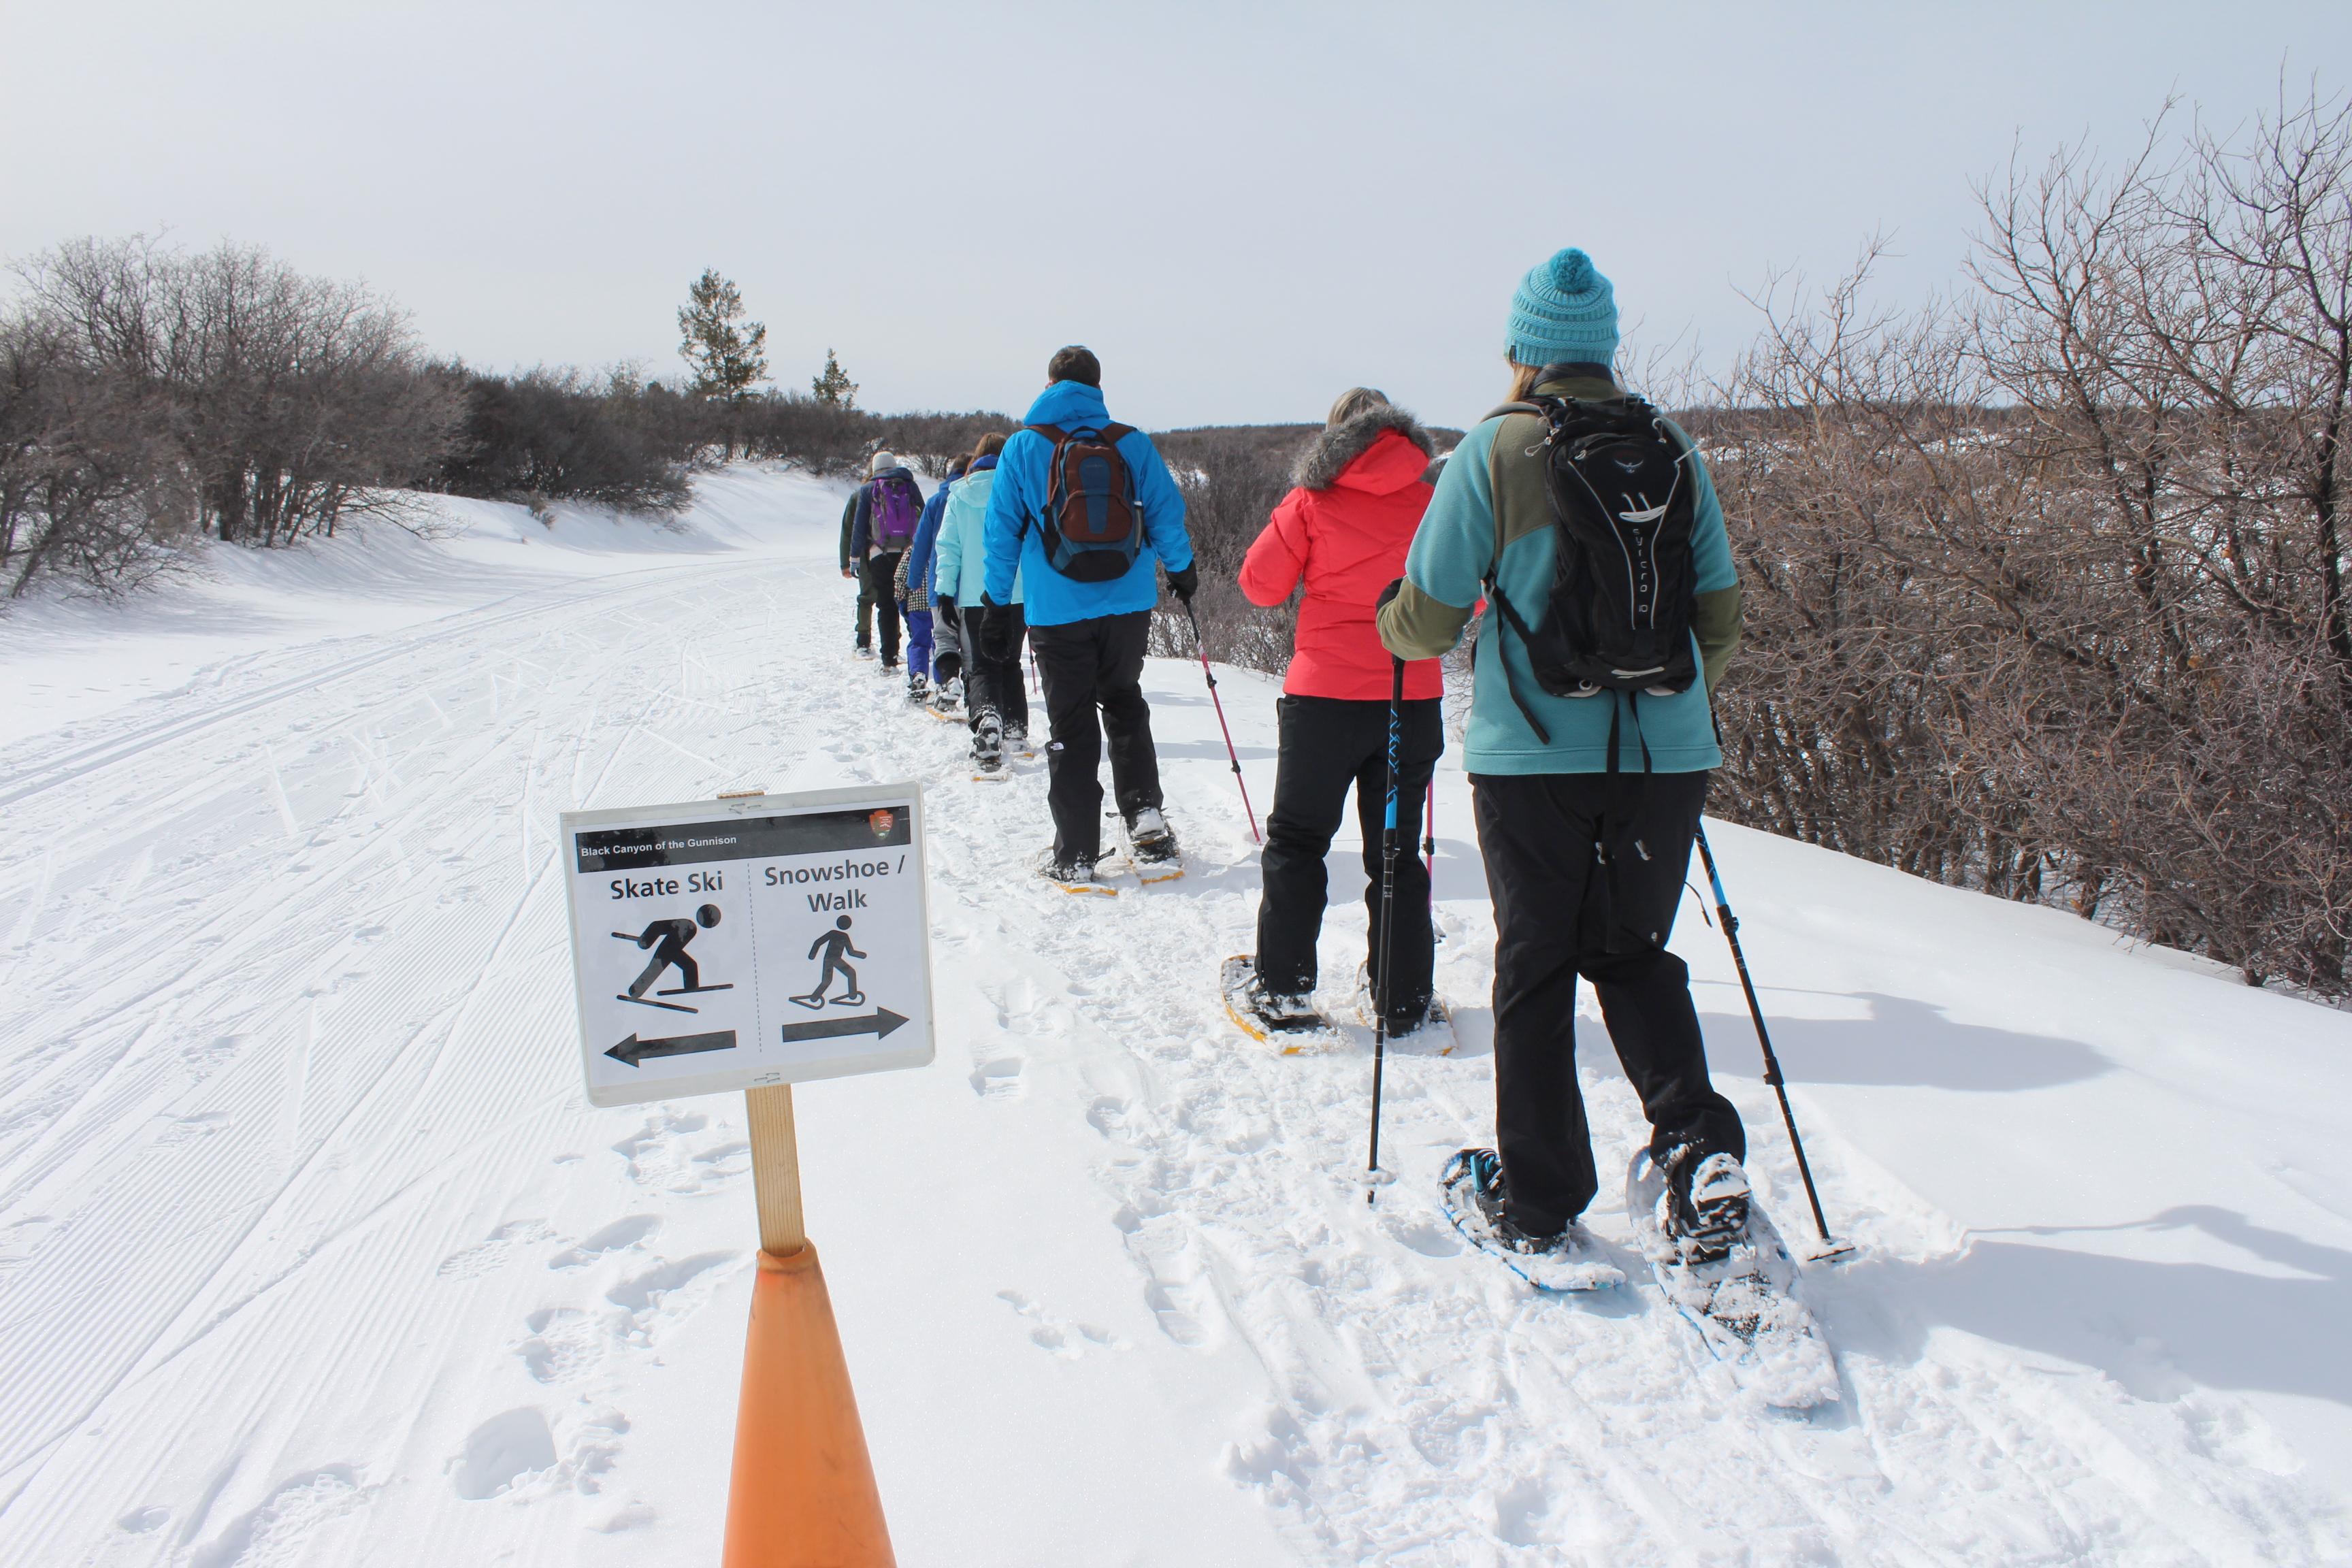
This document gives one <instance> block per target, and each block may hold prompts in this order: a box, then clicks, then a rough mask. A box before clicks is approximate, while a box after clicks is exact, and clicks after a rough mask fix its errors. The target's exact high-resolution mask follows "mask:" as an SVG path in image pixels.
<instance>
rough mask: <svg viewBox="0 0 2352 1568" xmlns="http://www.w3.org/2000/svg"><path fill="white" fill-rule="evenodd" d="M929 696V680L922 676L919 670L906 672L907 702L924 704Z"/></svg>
mask: <svg viewBox="0 0 2352 1568" xmlns="http://www.w3.org/2000/svg"><path fill="white" fill-rule="evenodd" d="M930 695H931V683H930V681H929V679H928V678H926V677H925V676H924V674H923V672H922V671H921V670H919V669H910V670H908V672H907V700H908V701H909V702H925V701H929V700H930Z"/></svg>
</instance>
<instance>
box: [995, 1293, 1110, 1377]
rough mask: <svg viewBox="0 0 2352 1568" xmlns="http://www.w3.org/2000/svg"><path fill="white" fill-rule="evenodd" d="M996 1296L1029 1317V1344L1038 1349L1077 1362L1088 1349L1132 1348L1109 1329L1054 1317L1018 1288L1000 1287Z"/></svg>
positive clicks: (1023, 1315)
mask: <svg viewBox="0 0 2352 1568" xmlns="http://www.w3.org/2000/svg"><path fill="white" fill-rule="evenodd" d="M996 1299H997V1300H1000V1301H1002V1302H1003V1303H1004V1304H1005V1305H1006V1306H1008V1307H1010V1308H1012V1309H1013V1310H1014V1311H1015V1312H1018V1313H1019V1314H1020V1315H1021V1316H1022V1317H1023V1318H1024V1319H1026V1320H1028V1321H1029V1324H1030V1329H1029V1342H1030V1343H1031V1344H1034V1345H1035V1346H1036V1347H1037V1348H1038V1349H1039V1350H1042V1351H1050V1352H1053V1353H1054V1354H1055V1355H1057V1356H1060V1357H1062V1358H1063V1359H1064V1360H1065V1361H1076V1359H1077V1358H1078V1357H1080V1356H1082V1355H1084V1354H1086V1353H1087V1351H1089V1350H1118V1351H1124V1350H1132V1349H1134V1348H1135V1347H1134V1346H1132V1345H1130V1344H1129V1343H1128V1342H1126V1341H1125V1340H1123V1339H1121V1338H1119V1337H1118V1335H1117V1334H1114V1333H1112V1332H1111V1331H1109V1330H1108V1329H1098V1328H1097V1327H1095V1326H1094V1325H1093V1324H1092V1323H1081V1322H1076V1321H1072V1320H1070V1319H1068V1318H1060V1317H1055V1315H1054V1314H1053V1313H1051V1312H1048V1311H1046V1310H1045V1308H1043V1307H1041V1306H1039V1305H1038V1304H1037V1303H1036V1302H1035V1301H1034V1300H1031V1299H1030V1298H1029V1297H1027V1296H1024V1295H1023V1294H1022V1293H1021V1292H1020V1291H1018V1290H999V1291H998V1292H997V1293H996Z"/></svg>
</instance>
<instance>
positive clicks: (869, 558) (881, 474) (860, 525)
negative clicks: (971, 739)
mask: <svg viewBox="0 0 2352 1568" xmlns="http://www.w3.org/2000/svg"><path fill="white" fill-rule="evenodd" d="M869 468H870V471H871V473H872V475H873V477H872V478H871V479H867V480H866V482H865V483H864V484H863V485H860V486H859V487H858V489H857V494H856V495H855V496H853V497H852V498H851V499H850V510H849V548H848V550H847V552H845V558H846V561H847V562H848V563H852V564H854V565H855V567H856V570H857V572H858V573H859V574H860V575H861V576H863V578H864V579H865V584H866V594H867V595H869V596H870V597H871V598H872V600H873V608H874V613H875V614H876V615H877V616H880V617H881V621H882V668H884V669H886V670H893V669H897V668H898V594H897V589H896V584H897V582H898V560H899V557H901V556H903V555H904V554H906V552H907V547H908V545H909V544H911V543H913V542H914V539H915V531H916V529H917V528H918V527H919V526H920V524H921V521H922V515H923V492H922V489H921V487H919V486H918V485H917V484H916V483H915V476H914V474H913V472H912V471H910V470H909V469H908V468H907V467H906V466H905V465H904V464H902V463H900V462H899V461H898V458H897V457H896V456H894V455H893V454H891V453H889V452H887V451H886V452H877V453H875V454H874V460H873V462H872V463H871V464H870V465H869ZM861 629H863V627H862V625H861Z"/></svg>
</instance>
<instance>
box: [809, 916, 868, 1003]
mask: <svg viewBox="0 0 2352 1568" xmlns="http://www.w3.org/2000/svg"><path fill="white" fill-rule="evenodd" d="M833 926H834V929H833V930H831V931H825V932H824V933H823V934H822V935H820V936H819V937H818V938H817V939H816V940H815V941H814V942H811V943H809V950H808V955H809V956H810V957H811V958H814V957H816V956H817V955H818V954H819V953H820V952H822V953H823V954H824V968H823V969H822V970H820V971H819V972H818V973H817V977H816V984H814V985H813V986H811V987H810V988H809V990H808V992H807V994H805V995H801V996H795V997H793V1001H795V1002H797V1003H799V1004H800V1005H802V1006H803V1007H824V1006H829V1005H834V1004H836V1003H837V1004H839V1005H842V1006H844V1007H855V1006H856V1005H858V1004H859V1003H860V1002H863V1001H865V1000H866V993H865V992H863V991H860V990H859V989H858V988H857V971H856V968H855V967H854V966H852V965H850V964H848V963H844V962H843V958H844V956H847V957H849V958H864V957H865V956H866V955H865V954H864V953H862V952H858V951H857V949H856V948H855V947H853V946H851V945H850V941H849V917H848V916H847V915H844V916H842V917H841V918H840V919H839V920H837V921H834V922H833ZM835 974H838V975H840V976H841V977H842V979H843V980H844V981H845V982H846V983H847V984H848V986H849V989H848V990H846V991H845V992H843V993H842V994H840V995H838V996H830V997H829V996H827V995H826V994H825V991H826V990H827V989H828V988H829V987H830V986H831V985H832V984H833V977H834V976H835Z"/></svg>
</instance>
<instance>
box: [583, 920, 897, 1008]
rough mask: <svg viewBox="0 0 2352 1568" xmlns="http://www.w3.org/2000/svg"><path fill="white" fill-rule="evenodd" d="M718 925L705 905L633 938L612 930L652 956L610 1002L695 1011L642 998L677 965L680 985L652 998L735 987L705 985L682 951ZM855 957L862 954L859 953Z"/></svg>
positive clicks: (655, 924)
mask: <svg viewBox="0 0 2352 1568" xmlns="http://www.w3.org/2000/svg"><path fill="white" fill-rule="evenodd" d="M718 923H719V906H718V905H717V904H705V905H703V906H702V907H701V908H700V909H698V910H695V911H694V918H693V919H692V920H688V919H686V918H685V917H684V916H678V917H677V918H674V919H670V920H661V921H651V922H650V923H648V924H647V925H646V929H645V930H643V931H639V932H637V933H636V934H635V936H632V935H630V934H629V933H628V932H627V931H614V933H613V934H614V936H615V937H617V938H619V939H620V940H621V941H623V942H635V943H636V944H637V945H638V946H639V947H649V948H652V949H653V951H654V955H653V959H652V961H651V962H649V963H647V964H646V967H645V972H644V973H641V974H639V975H638V976H637V977H636V978H635V980H632V981H631V982H629V988H628V990H626V991H625V992H623V993H621V994H619V995H617V996H616V997H614V1000H615V1001H619V1002H635V1003H636V1004H638V1005H640V1006H646V1007H666V1008H667V1009H668V1010H669V1011H671V1012H673V1013H692V1012H696V1011H698V1009H697V1008H693V1007H688V1006H687V1005H684V1004H682V1003H677V1002H656V1001H653V1000H652V999H650V998H648V997H647V996H646V992H647V991H649V990H652V988H653V984H654V982H655V981H656V980H658V979H660V978H661V974H662V971H663V970H665V969H668V968H670V967H671V966H672V965H676V966H677V974H678V978H679V979H680V980H681V981H683V982H684V984H681V985H677V986H675V987H673V988H672V989H670V990H667V991H656V992H654V994H655V995H656V996H690V995H693V994H696V993H697V992H703V991H731V990H733V989H734V988H735V987H734V984H733V983H732V982H731V981H730V982H728V983H726V984H719V985H705V984H703V983H702V966H701V965H700V964H698V963H696V962H695V961H694V955H693V954H691V953H689V952H687V951H686V944H687V943H688V942H692V941H693V940H694V938H695V934H696V933H697V932H698V931H701V930H705V929H707V928H709V927H711V926H715V925H717V924H718ZM859 956H860V957H863V956H865V955H864V954H862V953H861V954H859Z"/></svg>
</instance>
